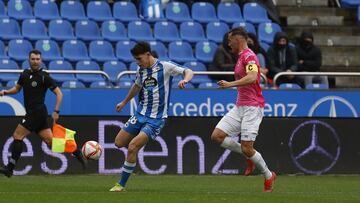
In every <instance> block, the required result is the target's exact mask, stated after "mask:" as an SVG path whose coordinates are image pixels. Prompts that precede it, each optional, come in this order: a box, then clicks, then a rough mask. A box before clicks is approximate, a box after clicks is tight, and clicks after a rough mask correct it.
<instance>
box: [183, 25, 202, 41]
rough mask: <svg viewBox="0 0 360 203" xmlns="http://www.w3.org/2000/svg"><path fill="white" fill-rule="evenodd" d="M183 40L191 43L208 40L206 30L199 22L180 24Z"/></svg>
mask: <svg viewBox="0 0 360 203" xmlns="http://www.w3.org/2000/svg"><path fill="white" fill-rule="evenodd" d="M180 36H181V39H183V40H186V41H188V42H191V43H196V42H199V41H204V40H206V38H205V33H204V29H203V28H202V26H201V24H200V23H198V22H183V23H181V24H180Z"/></svg>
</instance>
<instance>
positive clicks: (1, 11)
mask: <svg viewBox="0 0 360 203" xmlns="http://www.w3.org/2000/svg"><path fill="white" fill-rule="evenodd" d="M5 17H7V15H6V9H5V4H4V2H3V1H0V18H5Z"/></svg>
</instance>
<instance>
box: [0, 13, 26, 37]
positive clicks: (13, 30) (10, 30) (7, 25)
mask: <svg viewBox="0 0 360 203" xmlns="http://www.w3.org/2000/svg"><path fill="white" fill-rule="evenodd" d="M0 30H1V32H0V38H1V39H3V40H11V39H21V38H22V36H21V34H20V26H19V23H18V22H17V21H16V20H14V19H11V18H3V19H1V20H0Z"/></svg>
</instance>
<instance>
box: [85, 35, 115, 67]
mask: <svg viewBox="0 0 360 203" xmlns="http://www.w3.org/2000/svg"><path fill="white" fill-rule="evenodd" d="M89 56H90V58H92V59H94V60H96V61H98V62H105V61H111V60H116V57H115V54H114V49H113V47H112V45H111V44H110V42H108V41H103V40H96V41H92V42H90V45H89Z"/></svg>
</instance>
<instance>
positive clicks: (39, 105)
mask: <svg viewBox="0 0 360 203" xmlns="http://www.w3.org/2000/svg"><path fill="white" fill-rule="evenodd" d="M17 83H18V84H19V85H20V86H21V87H22V88H23V93H24V104H25V109H26V115H25V117H24V118H23V119H22V121H21V125H22V126H24V127H25V128H26V129H28V130H29V131H32V132H36V133H38V132H40V131H41V130H44V129H47V128H50V126H49V124H48V122H47V117H48V111H47V108H46V105H45V95H46V91H47V89H50V90H51V91H53V90H54V89H55V88H56V87H57V85H56V83H55V81H54V80H53V79H52V78H51V77H50V76H49V74H48V73H46V72H45V71H43V69H39V70H38V71H33V70H31V69H26V70H24V71H23V72H22V73H21V75H20V77H19V80H18V82H17Z"/></svg>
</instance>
